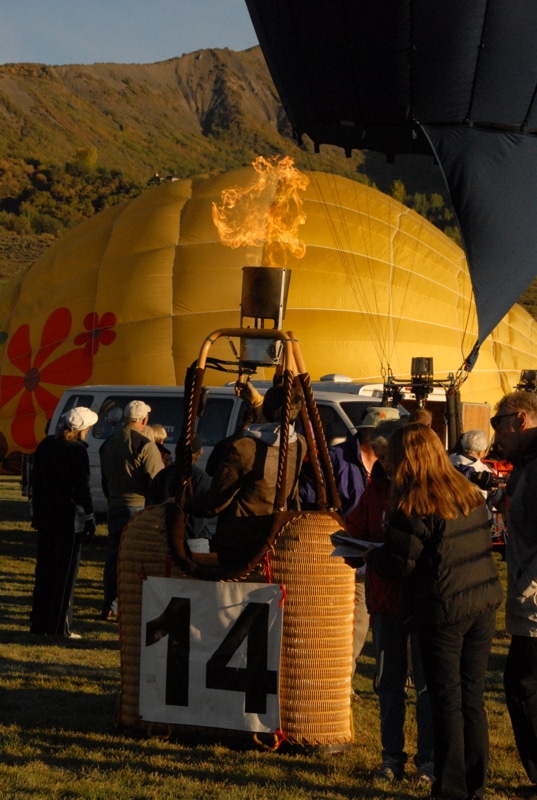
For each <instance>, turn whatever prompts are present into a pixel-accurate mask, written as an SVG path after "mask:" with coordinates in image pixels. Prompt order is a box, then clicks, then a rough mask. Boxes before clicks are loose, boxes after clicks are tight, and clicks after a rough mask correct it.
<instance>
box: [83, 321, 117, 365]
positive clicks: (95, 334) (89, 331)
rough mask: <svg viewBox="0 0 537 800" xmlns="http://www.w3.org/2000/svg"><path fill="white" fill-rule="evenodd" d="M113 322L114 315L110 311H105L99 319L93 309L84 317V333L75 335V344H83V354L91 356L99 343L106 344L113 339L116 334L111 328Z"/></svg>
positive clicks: (110, 342)
mask: <svg viewBox="0 0 537 800" xmlns="http://www.w3.org/2000/svg"><path fill="white" fill-rule="evenodd" d="M115 324H116V317H115V315H114V314H112V312H111V311H106V312H105V313H104V314H103V315H102V317H101V319H100V320H99V317H98V315H97V314H96V313H95V311H92V312H91V313H90V314H86V316H85V317H84V327H85V329H86V333H79V334H78V335H77V336H75V344H82V345H84V354H85V355H86V356H87V357H88V358H91V357H92V356H94V355H95V353H97V352H98V350H99V345H101V344H102V345H103V346H106V345H107V344H112V342H113V341H114V340H115V338H116V334H115V331H113V330H112V328H113V326H114V325H115Z"/></svg>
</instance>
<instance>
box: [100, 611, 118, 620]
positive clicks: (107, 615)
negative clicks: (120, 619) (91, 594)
mask: <svg viewBox="0 0 537 800" xmlns="http://www.w3.org/2000/svg"><path fill="white" fill-rule="evenodd" d="M99 619H102V620H103V622H117V613H116V612H115V611H114V610H113V609H112V608H103V610H102V611H101V614H100V616H99Z"/></svg>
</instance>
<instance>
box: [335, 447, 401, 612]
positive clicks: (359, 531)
mask: <svg viewBox="0 0 537 800" xmlns="http://www.w3.org/2000/svg"><path fill="white" fill-rule="evenodd" d="M389 497H390V481H389V479H388V476H387V475H386V472H385V471H384V469H383V468H382V466H381V464H379V462H378V461H376V462H375V463H374V465H373V469H372V470H371V480H370V481H369V483H368V484H367V486H366V488H365V491H364V493H363V494H362V496H361V497H360V500H359V501H358V505H357V506H356V507H355V508H353V509H352V511H351V512H350V513H349V514H348V516H347V518H346V520H345V522H346V526H347V531H348V533H349V536H353V537H354V538H355V539H365V540H366V541H367V542H382V543H383V542H384V533H385V529H386V525H387V523H388V514H389ZM365 589H366V603H367V610H368V611H369V613H370V614H392V615H396V614H397V613H398V609H399V595H400V589H401V581H400V579H399V578H382V577H381V576H380V575H379V574H378V573H377V572H375V570H374V569H372V568H370V567H369V566H368V567H367V570H366V584H365Z"/></svg>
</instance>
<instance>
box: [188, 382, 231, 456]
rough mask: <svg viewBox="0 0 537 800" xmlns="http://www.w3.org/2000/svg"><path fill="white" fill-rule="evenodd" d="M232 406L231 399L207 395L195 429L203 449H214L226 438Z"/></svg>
mask: <svg viewBox="0 0 537 800" xmlns="http://www.w3.org/2000/svg"><path fill="white" fill-rule="evenodd" d="M234 405H235V399H234V398H233V397H211V396H210V395H209V399H208V400H207V405H206V406H205V410H204V412H203V416H202V418H201V419H200V421H199V423H198V428H197V432H198V433H199V435H200V437H201V443H202V445H203V446H204V447H214V446H215V444H216V443H217V442H220V441H221V440H222V439H225V438H226V436H227V435H228V429H229V421H230V417H231V413H232V411H233V407H234Z"/></svg>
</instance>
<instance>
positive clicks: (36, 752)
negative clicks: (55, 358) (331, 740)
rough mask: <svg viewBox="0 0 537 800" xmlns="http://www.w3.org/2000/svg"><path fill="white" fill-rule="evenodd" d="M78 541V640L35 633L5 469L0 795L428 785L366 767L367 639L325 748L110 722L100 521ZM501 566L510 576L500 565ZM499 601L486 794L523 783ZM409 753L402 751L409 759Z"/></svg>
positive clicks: (113, 678) (143, 797)
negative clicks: (349, 718)
mask: <svg viewBox="0 0 537 800" xmlns="http://www.w3.org/2000/svg"><path fill="white" fill-rule="evenodd" d="M98 534H99V535H98V536H97V538H96V540H94V542H93V543H92V544H91V545H87V546H85V548H84V552H83V558H82V566H81V571H80V576H79V579H78V583H77V592H76V603H75V619H74V626H73V627H74V630H75V631H77V632H79V633H81V634H82V636H83V639H81V640H80V641H68V640H67V641H57V640H50V642H51V643H48V642H46V640H43V639H36V638H35V637H31V636H30V634H29V633H28V615H29V611H30V599H31V593H32V587H33V571H34V558H35V542H36V539H35V532H33V531H32V529H31V527H30V524H29V521H28V509H27V505H26V501H25V500H24V499H23V498H22V497H21V495H20V486H19V481H18V479H16V478H12V477H0V540H1V554H2V561H1V568H0V569H1V589H0V614H1V616H0V664H1V670H0V798H2V799H3V798H9V800H19V798H20V800H22V799H23V798H24V799H25V800H26V798H32V799H33V798H55V799H56V798H62V800H64V799H67V798H85V799H86V800H135V799H136V800H168V799H169V798H178V799H179V798H180V800H205V799H206V798H207V799H209V798H222V799H223V798H226V799H227V798H229V800H273V798H275V797H277V798H279V799H280V798H281V800H321V799H322V800H343V799H344V798H345V799H347V798H364V800H366V799H367V800H375V798H394V797H395V798H417V797H424V796H426V795H427V791H426V790H425V789H424V788H423V787H422V786H420V785H419V784H418V783H417V782H416V781H415V780H413V779H412V771H411V768H410V767H409V770H408V778H406V779H405V780H403V781H401V782H399V783H397V784H391V785H390V784H389V783H387V782H385V781H380V780H377V779H372V778H371V770H372V769H374V767H375V766H376V765H377V764H378V761H379V752H380V744H379V733H378V728H379V724H378V706H377V699H376V695H375V694H374V692H373V688H372V681H373V674H374V666H373V659H372V651H371V643H370V642H369V641H368V643H367V645H366V648H365V652H364V654H363V656H362V657H361V660H360V672H359V674H358V675H357V676H356V677H355V679H354V682H355V687H356V689H357V691H358V693H359V699H358V701H357V702H356V703H353V713H354V725H355V743H354V747H353V748H352V749H351V750H350V751H349V752H345V753H340V754H337V755H331V756H327V755H323V754H321V753H319V752H314V753H312V754H302V753H300V754H296V753H295V754H284V753H281V752H277V753H273V752H269V751H265V750H260V749H259V748H256V747H255V746H254V745H253V743H252V748H251V749H239V748H237V747H236V746H232V745H231V744H230V743H229V742H226V741H220V742H218V741H209V742H208V743H203V744H200V743H199V742H196V743H194V742H192V743H189V742H188V740H187V739H186V738H185V737H184V736H183V737H182V738H181V740H180V741H174V742H172V741H166V740H160V739H140V738H133V737H129V736H127V735H125V734H124V733H122V732H121V731H120V730H118V729H116V728H115V727H114V710H115V706H116V700H117V695H118V689H119V683H120V675H119V645H118V634H117V625H115V624H114V623H105V622H101V621H100V620H98V612H99V608H100V603H101V575H102V563H103V556H104V538H105V529H104V527H103V526H99V528H98ZM499 569H500V572H501V574H502V576H503V579H505V575H504V573H505V567H504V564H502V563H501V562H499ZM508 642H509V640H508V637H507V636H506V634H505V633H504V632H503V611H502V610H500V612H499V613H498V632H497V636H496V640H495V643H494V649H493V653H492V656H491V659H490V669H489V675H488V682H487V707H488V714H489V726H490V739H491V763H490V788H489V793H488V795H487V797H489V798H491V799H492V798H506V797H508V796H509V794H511V793H512V790H513V788H514V787H516V786H518V785H519V784H521V783H524V782H525V775H524V773H523V770H522V768H521V766H520V763H519V761H518V757H517V754H516V750H515V747H514V742H513V736H512V732H511V727H510V724H509V719H508V715H507V711H506V709H505V703H504V698H503V689H502V668H503V661H504V658H505V654H506V651H507V647H508ZM412 703H413V692H410V695H409V700H408V714H407V731H408V751H409V755H410V757H411V756H412V754H413V747H412V745H413V742H414V741H415V729H414V720H413V714H412V707H411V706H412ZM410 760H411V758H410V759H409V761H410Z"/></svg>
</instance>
